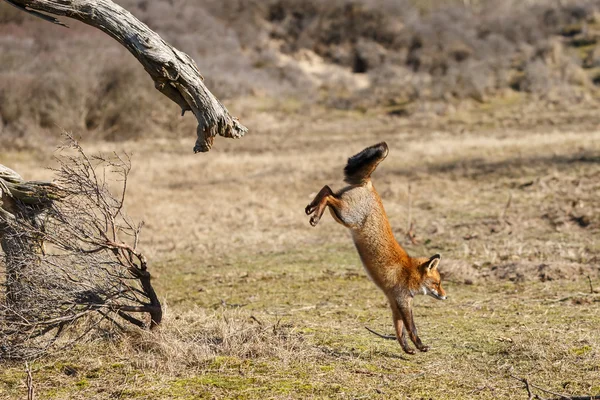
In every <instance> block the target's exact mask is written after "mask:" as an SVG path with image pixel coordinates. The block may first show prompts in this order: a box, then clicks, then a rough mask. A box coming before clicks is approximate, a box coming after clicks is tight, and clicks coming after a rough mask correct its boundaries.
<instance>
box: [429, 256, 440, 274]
mask: <svg viewBox="0 0 600 400" xmlns="http://www.w3.org/2000/svg"><path fill="white" fill-rule="evenodd" d="M441 259H442V256H440V255H439V254H434V255H433V256H431V258H430V259H429V261H427V269H428V270H429V271H431V270H432V269H435V268H437V266H438V264H439V263H440V260H441Z"/></svg>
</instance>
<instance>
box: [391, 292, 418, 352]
mask: <svg viewBox="0 0 600 400" xmlns="http://www.w3.org/2000/svg"><path fill="white" fill-rule="evenodd" d="M389 301H390V307H391V308H392V318H393V320H394V329H396V339H397V340H398V343H400V346H401V347H402V350H404V352H405V353H407V354H415V351H414V350H413V349H411V348H410V346H409V345H408V340H407V339H406V328H405V326H404V322H403V321H402V314H400V309H399V308H398V304H397V303H396V299H394V298H390V299H389Z"/></svg>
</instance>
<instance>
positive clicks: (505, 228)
mask: <svg viewBox="0 0 600 400" xmlns="http://www.w3.org/2000/svg"><path fill="white" fill-rule="evenodd" d="M234 107H235V106H234ZM234 111H235V110H234ZM282 112H283V111H282ZM286 112H287V114H285V115H279V114H277V113H273V112H270V111H268V110H264V111H257V112H256V113H252V114H249V115H244V113H243V112H240V113H238V115H241V117H242V119H243V122H244V123H245V124H246V125H248V126H250V127H251V133H250V134H249V135H248V136H247V137H246V138H244V139H241V140H239V141H231V140H225V139H221V138H219V139H218V140H217V142H216V144H215V148H214V150H212V151H211V152H210V153H207V154H200V155H193V154H191V147H192V142H193V140H192V138H188V139H182V140H167V139H147V140H139V141H131V142H127V141H126V142H119V143H107V142H91V141H86V140H85V138H84V140H83V145H84V147H85V149H86V150H87V151H88V152H89V153H95V152H110V151H113V150H115V149H119V150H121V151H126V152H131V153H132V154H133V156H132V162H133V170H132V173H131V177H130V182H129V195H128V200H127V203H126V206H127V207H128V212H129V214H130V215H132V216H133V217H134V218H137V219H143V220H144V221H146V225H145V228H144V231H143V233H142V242H141V247H142V248H143V249H144V251H145V252H146V254H147V256H148V258H149V259H150V262H151V263H150V268H151V271H152V273H153V275H154V277H155V281H154V282H155V286H156V288H157V291H158V293H159V295H160V297H161V300H162V301H163V303H164V304H165V306H166V316H165V321H164V324H163V325H162V326H161V327H160V329H158V330H156V331H154V332H151V333H147V332H130V333H128V334H126V335H123V336H122V337H116V338H114V337H113V338H106V337H104V338H103V337H92V338H90V340H89V342H86V343H83V344H81V345H79V346H78V347H76V348H72V349H68V350H64V351H59V352H56V353H55V354H52V355H50V356H48V357H46V358H43V359H40V360H36V361H34V362H32V363H31V369H32V375H33V380H34V383H35V387H36V392H37V396H38V398H39V399H115V398H120V399H125V398H139V399H171V398H177V399H195V398H241V399H245V398H348V399H359V398H382V399H383V398H410V399H420V398H432V399H459V398H482V399H486V398H513V399H514V398H523V399H526V398H527V392H526V390H525V387H524V384H523V383H522V382H520V381H518V380H517V379H515V378H514V377H516V378H526V379H528V380H529V382H530V383H532V384H534V385H536V386H539V387H541V388H544V389H547V390H550V391H553V392H556V393H561V394H564V395H570V396H574V395H597V396H600V331H599V330H598V326H599V325H600V313H598V307H599V305H600V303H599V302H600V295H599V294H598V290H599V289H600V268H599V262H600V242H599V241H598V239H597V237H598V234H599V233H600V219H599V217H598V212H599V211H600V200H599V198H598V193H600V133H598V130H597V127H598V121H597V117H596V116H595V115H594V112H593V110H592V111H591V112H590V113H589V114H587V115H585V116H583V117H581V119H580V120H578V121H575V123H573V121H569V120H567V119H562V120H561V119H559V120H558V122H557V123H555V124H554V125H547V126H544V125H536V124H535V123H529V124H528V123H527V120H521V121H520V122H519V123H517V124H514V125H509V127H507V128H502V127H501V126H488V125H487V122H486V120H485V119H484V118H483V117H482V115H485V117H486V118H487V117H488V116H489V115H493V114H490V112H489V110H482V111H481V114H477V113H473V114H470V115H469V116H468V118H469V119H468V120H467V122H465V120H462V121H456V120H454V121H451V120H439V121H437V122H436V123H435V124H433V123H431V124H430V125H426V124H425V125H423V124H418V123H417V122H415V121H411V120H405V119H398V118H394V117H379V116H376V115H370V114H358V113H351V112H340V113H333V114H331V113H326V112H321V111H318V110H311V111H309V112H307V114H308V115H300V112H292V113H291V114H290V112H289V110H288V111H286ZM515 113H517V111H515ZM515 115H517V114H515ZM576 116H577V114H570V118H575V117H576ZM527 117H528V118H534V116H529V114H528V115H527ZM559 117H560V115H559V114H558V113H557V118H559ZM465 118H467V117H465ZM520 118H525V117H520ZM509 119H510V118H509ZM407 121H409V122H408V123H407ZM565 121H566V122H565ZM57 130H58V129H57ZM382 140H385V141H387V143H388V145H389V147H390V154H389V156H388V158H387V159H386V161H385V162H384V163H382V164H381V165H380V166H379V168H378V170H377V171H376V173H375V175H374V183H375V186H376V187H377V189H378V191H379V192H380V194H381V196H382V198H383V201H384V205H385V207H386V210H387V213H388V215H389V217H390V220H391V224H392V226H393V227H394V231H395V234H396V237H397V239H398V240H399V242H400V243H401V244H402V245H403V246H405V247H406V249H407V251H408V252H409V253H410V254H411V255H423V256H426V255H431V254H433V253H441V254H442V263H441V266H440V269H441V271H442V272H443V273H444V276H445V277H444V279H445V288H446V291H447V293H448V296H449V298H448V300H447V301H445V302H439V301H436V300H433V299H431V298H422V297H419V298H418V299H417V300H416V302H415V303H416V306H415V321H416V324H417V327H418V328H419V329H420V334H421V336H422V338H423V341H424V342H425V343H426V344H428V345H430V346H431V349H430V351H429V352H428V353H421V354H417V355H414V356H408V355H405V354H404V353H403V352H402V351H401V349H400V346H399V345H398V344H397V343H396V342H394V341H386V340H383V339H380V338H378V337H376V336H374V335H372V334H371V333H369V332H367V331H366V330H365V326H368V327H370V328H373V329H375V330H377V331H380V332H383V333H391V332H392V330H393V329H392V324H391V318H390V313H389V311H388V309H387V305H386V301H385V298H384V296H383V295H382V294H381V293H380V292H379V291H378V290H377V289H376V288H375V286H374V285H373V284H372V283H371V282H370V281H369V280H368V278H367V277H366V274H365V273H364V271H363V269H362V267H361V265H360V261H359V259H358V256H357V255H356V252H355V250H354V248H353V245H352V243H351V240H350V237H349V234H348V232H346V231H345V230H344V228H342V227H341V226H340V225H338V224H337V223H335V222H334V221H333V220H332V219H331V218H329V216H327V215H326V216H325V217H324V218H323V220H322V222H321V223H320V224H319V226H318V227H316V228H312V227H310V225H309V224H308V218H307V217H306V216H305V215H304V206H305V205H306V204H307V203H308V202H309V201H310V200H311V199H312V197H313V196H314V194H315V192H316V191H318V190H319V189H320V188H321V187H322V186H323V185H325V184H330V185H332V187H333V188H334V189H335V188H340V187H341V186H342V182H341V178H342V168H343V166H344V164H345V160H346V158H347V157H349V156H350V155H352V154H354V153H356V152H358V151H359V150H361V149H362V148H364V147H366V146H368V145H371V144H374V143H376V142H379V141H382ZM51 155H52V153H51V151H50V150H48V151H43V150H39V151H36V152H18V151H10V152H6V151H2V154H1V156H2V157H1V162H2V163H3V164H5V165H7V166H9V167H11V168H13V169H15V170H17V171H19V173H21V175H23V176H24V177H25V178H26V179H50V178H51V177H52V172H51V171H49V170H47V169H45V168H44V167H46V166H50V165H52V162H53V161H52V159H51ZM409 187H410V189H409ZM409 203H410V207H409ZM409 216H410V218H411V220H413V221H414V223H415V225H414V231H415V233H416V238H417V240H418V243H417V244H412V243H410V241H409V240H408V239H407V238H406V236H405V234H406V229H407V227H408V226H409V220H408V218H409ZM24 368H25V367H24V364H21V363H4V364H3V365H2V368H0V398H7V399H13V398H14V399H17V398H25V397H26V385H25V379H26V374H25V371H24ZM511 376H513V377H511ZM534 391H535V393H537V394H539V395H541V396H543V397H547V398H552V397H556V396H555V395H551V394H548V393H543V392H541V391H538V390H537V389H534Z"/></svg>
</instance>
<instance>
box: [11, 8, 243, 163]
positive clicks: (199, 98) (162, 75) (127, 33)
mask: <svg viewBox="0 0 600 400" xmlns="http://www.w3.org/2000/svg"><path fill="white" fill-rule="evenodd" d="M5 1H7V2H8V3H10V4H12V5H14V6H15V7H17V8H19V9H21V10H23V11H25V12H29V13H30V14H33V15H36V16H38V17H40V18H43V19H45V20H49V21H51V22H54V23H58V24H60V25H64V24H62V23H61V22H60V21H58V20H56V19H55V18H52V17H49V16H48V15H45V14H43V13H48V14H52V15H58V16H65V17H69V18H73V19H76V20H78V21H81V22H83V23H85V24H88V25H90V26H93V27H95V28H98V29H100V30H101V31H103V32H104V33H106V34H108V35H109V36H111V37H112V38H113V39H115V40H116V41H118V42H119V43H120V44H121V45H122V46H124V47H125V48H127V50H129V52H131V54H133V55H134V56H135V58H137V60H138V61H139V62H140V63H141V64H142V65H143V66H144V69H145V70H146V72H148V74H149V75H150V76H151V77H152V79H153V80H154V86H155V87H156V88H157V89H158V90H159V91H160V92H161V93H162V94H164V95H165V96H167V97H168V98H169V99H171V100H172V101H174V102H175V103H177V104H178V105H179V106H180V107H181V110H182V115H183V113H185V112H186V111H192V112H193V113H194V115H195V117H196V119H197V120H198V128H197V131H196V134H197V136H198V139H197V140H196V145H195V146H194V152H196V153H197V152H204V151H208V150H210V149H211V147H212V144H213V140H214V137H215V136H216V135H217V134H218V135H221V136H224V137H229V138H240V137H242V136H243V135H244V134H245V133H246V132H247V128H246V127H245V126H244V125H242V124H240V123H239V121H238V120H237V119H236V118H234V117H232V116H231V115H230V114H229V112H228V111H227V109H226V108H225V107H224V106H223V105H222V104H221V103H220V102H219V100H217V98H216V97H215V96H214V95H213V94H212V93H211V92H210V91H209V90H208V89H207V88H206V86H204V83H203V82H202V81H203V79H204V78H203V77H202V75H201V74H200V71H199V70H198V67H197V66H196V63H195V62H194V60H192V58H191V57H190V56H188V55H187V54H185V53H183V52H181V51H179V50H177V49H176V48H174V47H172V46H171V45H169V44H168V43H167V42H165V41H164V40H163V39H162V38H161V37H160V36H159V35H158V34H157V33H155V32H154V31H152V30H151V29H150V28H149V27H148V26H147V25H146V24H144V23H143V22H141V21H140V20H138V19H137V18H136V17H134V16H133V15H132V14H131V13H130V12H129V11H127V10H125V9H124V8H122V7H120V6H118V5H117V4H115V3H113V2H112V1H110V0H5Z"/></svg>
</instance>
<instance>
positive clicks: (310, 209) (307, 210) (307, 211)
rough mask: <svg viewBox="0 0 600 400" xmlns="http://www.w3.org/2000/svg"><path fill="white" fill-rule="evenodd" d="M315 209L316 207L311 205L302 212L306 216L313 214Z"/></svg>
mask: <svg viewBox="0 0 600 400" xmlns="http://www.w3.org/2000/svg"><path fill="white" fill-rule="evenodd" d="M316 209H317V207H316V206H313V205H312V204H309V205H307V206H306V208H305V209H304V212H305V213H306V215H310V214H312V213H314V212H315V210H316Z"/></svg>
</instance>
